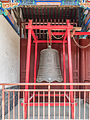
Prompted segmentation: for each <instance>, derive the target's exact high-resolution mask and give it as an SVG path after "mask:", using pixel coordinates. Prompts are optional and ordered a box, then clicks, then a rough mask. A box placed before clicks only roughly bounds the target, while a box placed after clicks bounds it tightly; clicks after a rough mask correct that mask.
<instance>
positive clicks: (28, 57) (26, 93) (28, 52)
mask: <svg viewBox="0 0 90 120" xmlns="http://www.w3.org/2000/svg"><path fill="white" fill-rule="evenodd" d="M31 24H32V21H29V23H28V26H31ZM30 55H31V29H28V43H27V61H26V81H25V83H29V74H30ZM25 89H28V85H26V86H25ZM27 103H28V92H25V98H24V104H25V105H24V119H26V118H27Z"/></svg>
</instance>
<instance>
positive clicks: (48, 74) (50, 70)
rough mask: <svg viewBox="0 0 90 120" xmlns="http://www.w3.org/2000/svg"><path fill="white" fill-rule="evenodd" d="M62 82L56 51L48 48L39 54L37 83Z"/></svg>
mask: <svg viewBox="0 0 90 120" xmlns="http://www.w3.org/2000/svg"><path fill="white" fill-rule="evenodd" d="M43 81H46V82H54V81H57V82H62V81H63V79H62V75H61V70H60V64H59V55H58V51H57V50H55V49H52V48H51V46H48V48H47V49H44V50H42V51H41V52H40V64H39V70H38V75H37V82H43Z"/></svg>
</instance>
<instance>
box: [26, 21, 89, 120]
mask: <svg viewBox="0 0 90 120" xmlns="http://www.w3.org/2000/svg"><path fill="white" fill-rule="evenodd" d="M26 29H28V44H27V62H26V83H29V74H30V56H31V35H32V36H33V38H34V41H33V43H35V62H34V83H36V65H37V45H38V44H39V43H47V40H38V37H37V36H35V33H34V31H33V30H34V29H42V30H44V29H47V30H48V34H49V43H50V42H51V40H50V39H51V32H50V31H51V30H52V29H56V30H57V29H58V30H59V29H62V30H63V29H64V30H65V29H66V31H65V32H53V34H54V35H64V34H65V35H64V38H63V40H52V43H62V44H63V68H64V83H66V65H65V44H66V43H67V46H68V63H69V82H70V83H73V74H72V58H71V34H70V30H71V29H73V26H72V25H70V22H69V20H67V25H50V23H48V24H47V25H32V20H29V23H28V25H26ZM74 35H90V32H75V33H74ZM66 38H67V40H66ZM25 89H28V85H25ZM34 89H36V86H35V85H34ZM64 89H66V86H65V87H64ZM70 89H73V85H70ZM34 94H35V92H34ZM34 101H35V97H34ZM70 101H71V115H72V119H74V104H73V103H74V96H73V91H71V92H70ZM24 103H25V105H24V111H25V114H24V118H25V119H26V118H27V105H28V92H25V99H24ZM40 105H41V106H42V103H40ZM45 105H46V106H47V103H46V104H45ZM50 105H54V104H53V103H50ZM58 105H59V104H57V106H58ZM61 105H64V103H62V104H61ZM65 105H66V106H67V105H68V104H67V103H66V104H65ZM30 106H33V103H30ZM35 106H37V103H35Z"/></svg>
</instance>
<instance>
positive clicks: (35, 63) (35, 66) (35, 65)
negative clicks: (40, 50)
mask: <svg viewBox="0 0 90 120" xmlns="http://www.w3.org/2000/svg"><path fill="white" fill-rule="evenodd" d="M36 68H37V41H35V62H34V83H36ZM35 88H36V86H35V85H34V89H35Z"/></svg>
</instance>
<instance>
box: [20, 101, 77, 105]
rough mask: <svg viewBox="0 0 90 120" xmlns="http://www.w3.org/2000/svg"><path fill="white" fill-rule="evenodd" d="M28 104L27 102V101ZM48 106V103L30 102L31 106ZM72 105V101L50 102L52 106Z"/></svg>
mask: <svg viewBox="0 0 90 120" xmlns="http://www.w3.org/2000/svg"><path fill="white" fill-rule="evenodd" d="M25 104H26V103H25ZM23 105H24V103H21V106H23ZM27 105H28V103H27ZM44 105H45V106H48V103H41V102H40V103H36V102H35V103H29V106H44ZM54 105H55V106H59V105H60V106H64V105H65V106H69V105H70V106H71V105H72V103H69V102H66V103H63V102H61V103H60V104H59V103H50V106H54ZM75 106H77V103H75Z"/></svg>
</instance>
